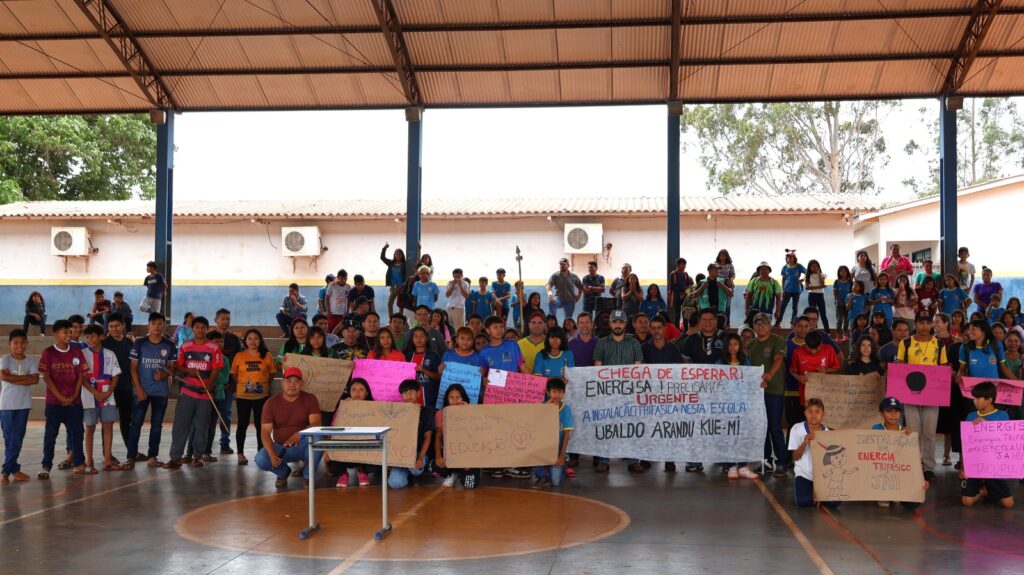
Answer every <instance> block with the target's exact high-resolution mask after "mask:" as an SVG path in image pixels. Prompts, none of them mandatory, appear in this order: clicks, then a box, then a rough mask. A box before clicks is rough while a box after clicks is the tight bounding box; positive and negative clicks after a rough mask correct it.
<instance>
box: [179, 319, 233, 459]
mask: <svg viewBox="0 0 1024 575" xmlns="http://www.w3.org/2000/svg"><path fill="white" fill-rule="evenodd" d="M209 329H210V322H209V320H207V319H206V318H205V317H202V316H199V317H197V318H195V319H194V320H192V331H193V333H195V338H193V339H192V340H191V341H187V342H185V343H184V345H182V346H181V349H179V350H178V371H179V372H180V373H181V374H182V377H181V379H180V383H181V395H180V396H179V397H178V405H177V406H176V407H175V409H174V425H173V426H172V427H171V460H170V461H168V462H167V464H166V465H165V466H164V467H166V468H167V469H177V468H179V467H181V465H182V461H181V456H182V454H184V452H185V442H186V441H187V440H188V436H189V433H190V432H191V431H192V426H193V425H195V427H196V439H195V446H194V451H195V453H206V441H207V433H208V432H209V426H210V411H211V410H212V409H213V407H212V406H213V402H212V400H211V399H210V391H211V389H212V387H213V383H214V379H215V376H214V374H216V373H217V370H219V369H220V368H221V367H224V358H223V357H222V356H221V350H220V347H218V346H217V344H215V343H213V342H211V341H210V340H208V339H206V332H207V331H208V330H209ZM202 466H203V462H202V460H201V459H199V458H197V459H194V460H192V467H196V468H198V467H202Z"/></svg>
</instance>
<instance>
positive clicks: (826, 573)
mask: <svg viewBox="0 0 1024 575" xmlns="http://www.w3.org/2000/svg"><path fill="white" fill-rule="evenodd" d="M754 484H755V485H757V488H758V489H760V490H761V494H762V495H764V498H765V499H767V500H768V503H769V504H770V505H771V506H772V508H773V509H775V513H777V514H778V515H779V518H780V519H782V522H783V523H785V524H786V527H789V530H790V531H791V532H792V533H793V537H795V538H796V540H797V543H799V544H800V546H801V547H803V548H804V552H805V553H807V556H808V557H809V558H810V559H811V562H812V563H814V566H815V567H817V568H818V571H820V572H821V575H835V574H834V573H833V572H832V569H830V568H829V566H828V563H825V560H824V559H823V558H822V557H821V555H820V554H819V553H818V550H817V549H815V548H814V545H811V542H810V540H809V539H807V536H806V535H804V532H803V531H801V530H800V528H799V527H797V525H796V523H795V522H794V521H793V518H792V517H790V515H789V513H787V512H786V510H785V509H783V508H782V505H780V504H779V501H778V500H777V499H775V496H774V495H772V492H771V491H769V490H768V488H767V487H765V485H764V482H763V481H761V480H760V479H755V480H754Z"/></svg>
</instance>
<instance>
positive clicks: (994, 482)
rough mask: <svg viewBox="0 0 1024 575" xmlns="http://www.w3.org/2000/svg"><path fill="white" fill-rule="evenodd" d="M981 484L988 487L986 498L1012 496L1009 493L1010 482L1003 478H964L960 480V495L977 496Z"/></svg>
mask: <svg viewBox="0 0 1024 575" xmlns="http://www.w3.org/2000/svg"><path fill="white" fill-rule="evenodd" d="M982 485H985V486H986V487H988V498H989V499H990V500H992V501H1002V500H1003V499H1006V498H1007V497H1013V494H1012V493H1010V483H1009V482H1008V481H1006V480H1005V479H964V480H962V481H961V482H960V495H962V496H964V497H977V496H978V494H979V493H981V486H982Z"/></svg>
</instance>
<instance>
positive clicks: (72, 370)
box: [39, 344, 89, 405]
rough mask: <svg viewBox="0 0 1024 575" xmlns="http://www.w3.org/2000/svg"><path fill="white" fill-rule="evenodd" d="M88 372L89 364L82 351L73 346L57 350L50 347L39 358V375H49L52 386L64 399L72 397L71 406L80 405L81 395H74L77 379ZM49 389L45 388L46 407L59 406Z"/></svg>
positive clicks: (54, 347)
mask: <svg viewBox="0 0 1024 575" xmlns="http://www.w3.org/2000/svg"><path fill="white" fill-rule="evenodd" d="M88 371H89V364H88V363H86V361H85V356H84V355H82V349H81V348H80V347H78V346H76V345H74V344H72V345H70V346H68V348H67V349H64V350H61V349H57V346H55V345H51V346H50V347H48V348H46V349H44V350H43V353H42V355H40V356H39V373H46V374H49V375H50V379H51V380H52V381H53V385H54V386H55V387H56V388H57V391H59V392H60V394H61V395H63V396H64V397H67V398H70V397H71V396H74V402H73V405H82V394H81V393H75V388H76V387H77V386H78V378H79V376H81V375H82V374H83V373H87V372H88ZM60 404H61V403H60V401H58V400H57V397H56V396H55V395H53V393H52V392H51V391H50V388H49V387H47V388H46V405H60Z"/></svg>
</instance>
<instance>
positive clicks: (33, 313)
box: [22, 291, 1020, 335]
mask: <svg viewBox="0 0 1024 575" xmlns="http://www.w3.org/2000/svg"><path fill="white" fill-rule="evenodd" d="M1018 307H1020V306H1018ZM29 324H32V325H38V326H39V335H46V302H45V301H43V294H41V293H39V292H37V291H34V292H32V293H31V294H30V295H29V296H28V301H26V302H25V322H24V325H22V328H23V329H24V330H25V335H28V326H29Z"/></svg>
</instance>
